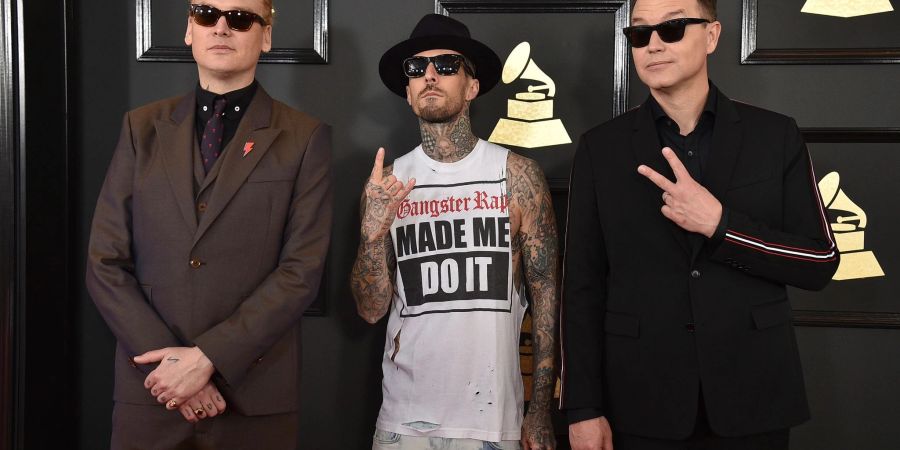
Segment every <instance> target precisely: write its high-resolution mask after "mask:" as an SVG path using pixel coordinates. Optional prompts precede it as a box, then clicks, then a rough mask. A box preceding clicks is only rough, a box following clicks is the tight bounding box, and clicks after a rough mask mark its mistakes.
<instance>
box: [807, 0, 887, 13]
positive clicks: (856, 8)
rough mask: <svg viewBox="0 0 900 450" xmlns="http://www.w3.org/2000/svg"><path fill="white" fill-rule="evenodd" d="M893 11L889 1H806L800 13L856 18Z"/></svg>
mask: <svg viewBox="0 0 900 450" xmlns="http://www.w3.org/2000/svg"><path fill="white" fill-rule="evenodd" d="M893 10H894V7H893V6H891V1H890V0H806V3H804V4H803V9H801V10H800V12H804V13H808V14H821V15H823V16H834V17H858V16H867V15H869V14H878V13H883V12H888V11H893Z"/></svg>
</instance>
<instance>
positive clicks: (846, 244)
mask: <svg viewBox="0 0 900 450" xmlns="http://www.w3.org/2000/svg"><path fill="white" fill-rule="evenodd" d="M840 182H841V176H840V175H839V174H838V173H837V172H831V173H829V174H828V175H825V176H824V177H822V180H821V181H819V191H820V192H821V193H822V200H823V201H825V207H826V208H828V210H829V211H831V212H832V213H833V214H836V215H837V218H836V219H835V221H834V222H833V223H832V224H831V230H832V231H834V239H835V241H836V242H837V247H838V251H840V252H841V264H840V266H838V270H837V273H835V274H834V278H833V279H834V280H853V279H857V278H872V277H883V276H884V271H883V270H882V269H881V265H880V264H878V260H877V259H876V258H875V253H872V252H871V251H868V250H865V240H864V237H865V228H866V224H867V222H868V219H867V217H866V213H865V211H863V210H862V208H860V207H859V206H857V205H856V203H853V201H851V200H850V198H848V197H847V194H845V193H844V191H843V190H842V189H841V188H840ZM843 213H849V214H848V215H844V214H843Z"/></svg>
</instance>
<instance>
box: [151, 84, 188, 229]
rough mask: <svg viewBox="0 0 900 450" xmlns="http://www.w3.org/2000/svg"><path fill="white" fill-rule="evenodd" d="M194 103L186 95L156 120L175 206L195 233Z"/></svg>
mask: <svg viewBox="0 0 900 450" xmlns="http://www.w3.org/2000/svg"><path fill="white" fill-rule="evenodd" d="M193 104H194V96H193V94H192V93H191V94H187V95H185V96H184V97H183V98H182V99H181V101H179V102H178V105H177V106H176V107H175V110H174V111H173V112H172V115H171V117H170V120H157V121H156V134H157V136H159V149H158V151H159V152H160V153H161V154H162V160H163V166H164V167H165V170H166V175H167V176H168V178H169V183H170V184H171V185H172V191H173V192H174V193H175V200H176V202H177V203H178V209H179V210H180V211H181V215H182V217H183V218H184V221H185V222H186V223H187V225H188V227H189V228H190V230H191V232H192V233H196V230H197V215H196V213H195V212H194V186H193V180H194V177H193V174H192V173H193V165H192V164H193V160H192V155H191V150H192V149H193V148H194V147H193V142H194V141H196V139H197V138H196V136H195V134H196V131H195V127H194V108H193Z"/></svg>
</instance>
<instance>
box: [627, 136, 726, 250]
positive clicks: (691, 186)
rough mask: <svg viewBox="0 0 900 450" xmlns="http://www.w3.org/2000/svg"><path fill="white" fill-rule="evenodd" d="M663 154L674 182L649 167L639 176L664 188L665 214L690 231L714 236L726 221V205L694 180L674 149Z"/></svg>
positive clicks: (643, 167) (663, 208)
mask: <svg viewBox="0 0 900 450" xmlns="http://www.w3.org/2000/svg"><path fill="white" fill-rule="evenodd" d="M662 154H663V157H665V158H666V161H668V162H669V166H670V167H671V168H672V172H673V173H674V174H675V182H674V183H673V182H671V181H669V179H668V178H666V177H664V176H662V175H660V174H659V173H658V172H656V171H655V170H653V169H651V168H649V167H647V166H645V165H641V166H640V167H638V173H640V174H641V175H643V176H645V177H647V178H648V179H649V180H650V181H652V182H653V184H655V185H657V186H658V187H659V188H660V189H662V191H663V193H662V201H663V203H664V205H663V206H662V209H661V211H662V214H663V215H664V216H666V218H667V219H669V220H671V221H672V222H675V224H676V225H678V226H679V227H681V228H684V229H685V230H687V231H690V232H692V233H700V234H702V235H704V236H706V237H708V238H709V237H712V235H713V234H715V232H716V227H718V226H719V221H720V220H721V219H722V204H721V203H720V202H719V201H718V200H717V199H716V197H714V196H713V195H712V194H711V193H710V192H709V191H708V190H706V188H705V187H703V186H702V185H701V184H700V183H697V182H696V181H694V179H693V178H691V174H690V173H689V172H688V170H687V169H686V168H685V167H684V164H682V163H681V160H679V159H678V156H677V155H675V152H674V151H672V149H671V148H669V147H666V148H663V149H662Z"/></svg>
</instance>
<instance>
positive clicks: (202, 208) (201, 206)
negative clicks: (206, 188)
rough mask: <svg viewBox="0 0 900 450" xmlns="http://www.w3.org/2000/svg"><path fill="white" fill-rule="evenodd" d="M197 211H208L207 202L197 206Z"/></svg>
mask: <svg viewBox="0 0 900 450" xmlns="http://www.w3.org/2000/svg"><path fill="white" fill-rule="evenodd" d="M197 211H200V212H204V211H206V202H200V203H199V204H198V205H197Z"/></svg>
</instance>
